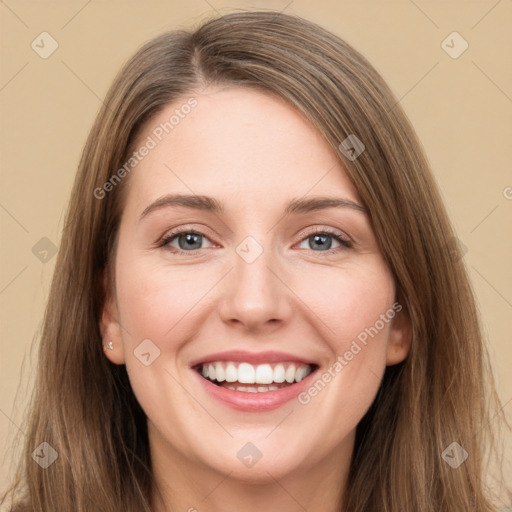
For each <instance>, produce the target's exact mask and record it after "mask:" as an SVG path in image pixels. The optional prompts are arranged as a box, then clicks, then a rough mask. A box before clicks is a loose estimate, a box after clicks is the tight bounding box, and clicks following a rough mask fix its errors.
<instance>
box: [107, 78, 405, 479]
mask: <svg viewBox="0 0 512 512" xmlns="http://www.w3.org/2000/svg"><path fill="white" fill-rule="evenodd" d="M194 97H195V98H196V100H197V105H196V106H195V107H194V108H191V109H186V111H187V112H189V113H188V114H186V115H183V117H181V116H180V120H179V123H178V124H176V125H175V126H174V128H173V129H172V131H169V133H168V134H165V133H164V136H163V137H161V139H162V140H160V141H159V140H158V137H157V136H155V133H159V134H160V132H158V131H157V132H155V128H157V127H158V126H159V125H160V123H165V122H166V121H168V120H169V118H170V117H171V116H172V115H173V113H174V112H175V110H176V109H180V106H181V105H183V104H185V103H186V101H187V98H185V99H183V100H182V101H179V102H177V103H175V104H173V105H169V106H168V107H167V108H166V109H165V110H163V111H162V112H161V113H160V114H159V115H158V116H157V117H156V118H155V119H153V120H151V122H150V123H148V125H147V126H146V128H145V130H144V132H143V133H142V134H141V135H140V137H139V140H140V144H139V145H138V146H137V147H139V146H140V145H142V144H143V143H144V142H145V141H147V140H148V136H150V137H151V138H152V139H154V140H155V141H156V142H157V144H156V146H155V147H154V148H152V149H151V150H150V151H149V152H148V154H147V155H146V156H145V157H144V158H143V159H142V161H141V162H140V163H139V164H138V165H137V166H136V167H135V168H134V169H133V170H132V171H131V173H130V175H129V177H128V178H125V179H128V182H127V183H126V185H127V187H128V189H127V195H126V203H125V206H124V210H123V214H122V219H121V223H120V230H119V239H118V245H117V249H116V255H115V283H116V285H115V291H114V293H113V294H112V295H111V296H110V297H109V300H108V301H107V302H106V304H105V307H104V311H103V317H102V319H101V330H102V333H103V336H104V339H105V341H107V340H111V341H112V342H113V350H107V351H106V355H107V357H109V359H110V360H111V361H112V362H114V363H116V364H125V365H126V369H127V371H128V374H129V378H130V382H131V385H132V387H133V391H134V393H135V395H136V397H137V399H138V401H139V402H140V404H141V406H142V408H143V409H144V411H145V413H146V414H147V418H148V428H149V436H150V444H151V447H152V451H153V452H155V453H156V452H157V453H158V454H159V455H160V456H161V457H164V455H162V454H166V455H165V456H166V457H168V460H171V459H172V458H173V457H174V458H181V459H182V460H185V459H186V460H187V461H189V463H190V464H192V465H195V466H196V467H197V468H201V469H202V470H205V471H206V470H215V471H218V472H220V473H222V474H224V475H225V474H227V473H231V476H232V477H238V478H241V479H245V480H248V481H249V480H250V481H256V480H265V479H268V478H269V477H268V475H269V473H270V474H272V475H273V477H275V478H277V479H278V478H279V477H283V476H285V475H287V474H291V473H293V472H294V471H295V472H296V471H299V470H300V471H307V470H309V469H314V468H315V467H319V466H320V465H321V464H324V466H325V465H326V464H327V465H328V466H330V469H331V470H332V469H333V468H334V465H335V464H337V462H336V461H339V460H340V459H342V458H343V457H344V458H345V459H347V457H348V456H349V454H350V453H351V449H352V446H353V441H354V433H355V428H356V426H357V424H358V422H359V421H360V420H361V418H362V417H363V415H364V414H365V412H366V411H367V410H368V408H369V407H370V405H371V403H372V401H373V399H374V397H375V395H376V393H377V390H378V388H379V385H380V382H381V378H382V376H383V373H384V370H385V367H386V365H391V364H396V363H398V362H399V361H402V360H403V359H404V358H405V357H406V355H407V351H408V348H409V342H410V328H409V324H408V320H407V318H406V316H405V312H404V311H401V312H400V311H399V310H400V308H401V306H400V305H397V303H396V302H395V285H394V281H393V278H392V275H391V273H390V270H389V268H388V267H387V265H386V264H385V262H384V260H383V257H382V255H381V253H380V251H379V248H378V245H377V240H376V238H375V235H374V233H373V231H372V226H371V223H370V219H369V217H368V216H367V214H366V213H365V211H364V208H363V206H362V203H361V200H360V198H359V196H358V193H357V191H356V189H355V188H354V186H353V185H352V183H351V181H350V180H349V179H348V177H347V174H346V172H345V171H344V168H343V165H342V163H341V161H340V159H339V156H338V155H337V154H336V153H335V152H334V151H333V150H332V149H331V148H330V146H329V145H328V144H327V142H325V140H324V139H323V138H322V136H321V135H320V134H319V133H318V132H317V131H316V130H315V128H314V127H313V126H312V125H311V124H310V123H309V122H308V121H307V120H306V119H305V118H304V117H303V116H302V115H300V114H299V113H297V112H296V111H295V110H294V109H293V108H291V107H290V106H289V105H288V104H286V103H285V102H284V101H283V100H281V99H276V98H275V97H273V96H270V95H268V94H266V93H262V92H256V91H254V90H248V89H243V88H236V87H235V88H233V87H230V88H224V89H211V90H207V91H205V92H203V93H201V94H197V95H195V96H194ZM184 110H185V109H184ZM184 110H183V111H184ZM178 196H189V197H188V198H181V199H178ZM202 196H207V198H204V197H202ZM208 198H210V199H208ZM320 198H329V199H332V200H334V201H331V202H330V203H329V202H327V201H321V200H320ZM312 201H316V202H312ZM214 205H216V206H218V208H217V209H215V208H213V206H214ZM292 382H293V383H292Z"/></svg>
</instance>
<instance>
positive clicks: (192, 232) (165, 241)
mask: <svg viewBox="0 0 512 512" xmlns="http://www.w3.org/2000/svg"><path fill="white" fill-rule="evenodd" d="M181 234H190V235H199V236H203V237H205V238H207V239H208V240H209V238H208V237H207V236H206V235H205V234H204V233H201V232H200V231H196V230H194V229H186V228H182V229H179V230H176V231H171V232H170V233H168V234H167V235H166V236H165V237H164V238H162V240H161V241H160V242H159V243H158V247H164V248H166V246H168V244H170V242H172V241H173V240H174V239H175V238H177V237H178V236H179V235H181ZM304 235H305V236H303V237H302V238H301V239H300V242H303V241H304V240H307V239H308V238H311V237H312V236H314V235H328V236H330V237H332V238H334V239H335V240H336V241H337V242H339V243H340V244H341V245H340V247H336V248H334V249H328V250H326V251H313V249H309V250H311V251H313V252H318V253H320V254H323V255H330V254H335V253H337V252H339V251H340V250H344V249H350V248H352V247H353V245H352V243H351V242H350V241H349V240H348V239H346V238H343V237H342V236H341V235H340V233H339V232H337V231H334V230H332V229H329V228H325V229H322V230H315V229H314V228H313V229H312V230H311V231H308V232H307V233H305V234H304ZM210 241H211V240H210ZM300 242H299V243H300ZM168 250H169V251H170V252H172V253H174V254H192V255H194V254H197V253H198V252H199V251H201V250H202V249H195V250H192V251H184V250H182V249H176V247H172V248H169V249H168Z"/></svg>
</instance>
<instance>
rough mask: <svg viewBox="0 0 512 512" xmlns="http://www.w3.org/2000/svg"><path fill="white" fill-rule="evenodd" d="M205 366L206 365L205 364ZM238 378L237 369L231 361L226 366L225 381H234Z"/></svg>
mask: <svg viewBox="0 0 512 512" xmlns="http://www.w3.org/2000/svg"><path fill="white" fill-rule="evenodd" d="M205 366H206V365H205ZM237 379H238V370H237V369H236V366H235V365H234V364H233V363H228V364H227V366H226V382H236V381H237Z"/></svg>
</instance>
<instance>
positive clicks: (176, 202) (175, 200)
mask: <svg viewBox="0 0 512 512" xmlns="http://www.w3.org/2000/svg"><path fill="white" fill-rule="evenodd" d="M176 206H177V207H180V206H181V207H184V208H191V209H194V210H203V211H208V212H212V213H223V212H224V205H223V204H222V203H221V202H220V201H218V200H217V199H215V198H214V197H210V196H203V195H196V194H192V195H187V194H168V195H165V196H162V197H159V198H158V199H157V200H156V201H154V202H152V203H151V204H150V205H149V206H147V207H146V208H145V209H144V211H143V212H142V213H141V215H140V219H139V220H142V219H143V218H144V217H146V216H147V215H149V214H150V213H151V212H154V211H156V210H160V209H162V208H169V207H176ZM327 208H350V209H352V210H356V211H359V212H362V213H365V214H366V213H367V212H366V208H365V207H364V206H362V205H361V204H359V203H356V202H354V201H351V200H350V199H343V198H338V197H309V198H298V199H292V200H291V201H290V202H289V203H288V204H287V206H286V208H285V210H284V213H285V215H290V214H299V213H309V212H312V211H317V210H324V209H327Z"/></svg>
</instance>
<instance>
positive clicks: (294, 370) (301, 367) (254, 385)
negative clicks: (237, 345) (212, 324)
mask: <svg viewBox="0 0 512 512" xmlns="http://www.w3.org/2000/svg"><path fill="white" fill-rule="evenodd" d="M317 368H318V365H316V364H303V363H293V362H280V363H271V364H270V363H266V364H258V365H253V364H250V363H247V362H234V361H215V362H210V363H203V364H199V365H197V366H195V368H194V369H195V370H196V371H197V372H198V373H199V374H200V375H201V377H203V378H204V379H206V380H208V381H209V382H211V383H212V384H215V385H216V386H220V387H223V388H227V389H231V390H233V391H241V392H245V393H265V392H268V391H278V390H279V389H283V388H289V387H291V386H293V385H294V384H297V383H298V382H300V381H302V380H303V379H305V378H306V377H307V376H308V375H309V374H310V373H312V372H314V371H315V370H316V369H317Z"/></svg>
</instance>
